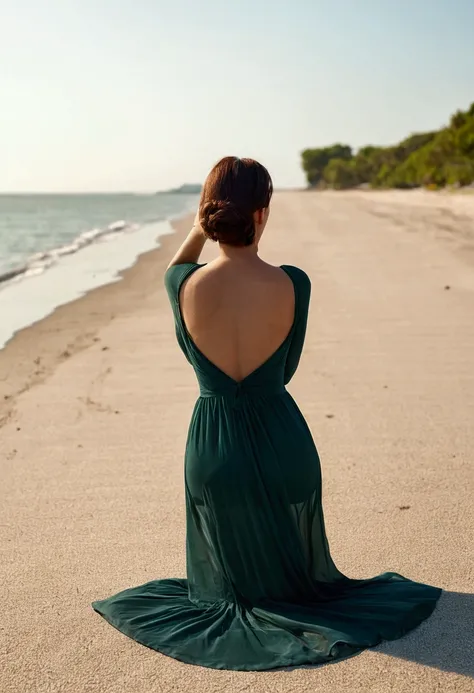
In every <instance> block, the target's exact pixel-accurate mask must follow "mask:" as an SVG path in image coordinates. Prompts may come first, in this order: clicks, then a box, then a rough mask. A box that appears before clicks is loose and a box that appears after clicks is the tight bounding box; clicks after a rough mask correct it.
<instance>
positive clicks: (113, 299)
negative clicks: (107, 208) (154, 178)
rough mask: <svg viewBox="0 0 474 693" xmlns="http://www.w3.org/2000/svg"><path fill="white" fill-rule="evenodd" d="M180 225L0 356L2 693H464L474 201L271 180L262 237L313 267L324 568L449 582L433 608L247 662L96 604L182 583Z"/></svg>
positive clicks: (471, 664) (298, 392)
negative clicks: (185, 646)
mask: <svg viewBox="0 0 474 693" xmlns="http://www.w3.org/2000/svg"><path fill="white" fill-rule="evenodd" d="M189 224H190V221H189V219H184V220H181V221H180V222H176V223H175V228H176V234H174V235H170V236H165V237H163V239H161V241H160V243H161V247H160V248H159V249H157V250H154V251H151V252H149V253H146V254H145V255H143V256H141V257H140V258H139V260H138V262H137V263H136V265H135V266H134V267H133V268H131V269H129V270H127V271H125V272H124V276H123V280H122V281H121V282H118V283H114V284H111V285H108V286H105V287H102V288H99V289H96V290H94V291H91V292H90V293H89V294H87V296H85V297H83V298H81V299H79V300H77V301H75V302H74V303H71V304H69V305H66V306H63V307H61V308H59V309H57V310H56V311H55V312H54V314H52V315H51V316H49V317H48V318H46V319H44V320H42V321H41V322H39V323H37V324H35V325H33V326H31V327H29V328H26V329H25V330H23V331H22V332H20V333H18V334H17V335H16V336H15V337H14V338H13V339H12V340H11V341H10V342H9V344H7V346H6V347H5V348H4V349H3V350H1V351H0V441H1V445H0V474H1V485H0V555H1V561H0V584H1V585H2V586H3V587H4V589H3V594H4V595H5V600H4V604H3V609H2V618H1V619H0V691H1V693H30V692H33V691H35V692H38V693H46V692H47V693H59V692H61V693H63V692H67V693H86V692H87V693H89V692H96V691H97V692H101V693H125V692H126V693H151V692H152V691H153V692H156V691H160V693H170V692H171V691H179V692H180V693H181V692H182V693H188V692H189V693H201V692H202V693H204V692H205V693H222V692H224V691H229V692H232V693H240V692H242V693H243V692H244V691H246V692H250V693H254V692H255V693H266V692H267V691H272V693H280V692H281V693H286V692H288V693H289V692H291V693H300V692H303V691H308V692H309V691H311V693H323V691H324V693H344V692H346V691H347V693H357V692H361V693H366V692H370V693H388V692H390V691H394V692H395V691H396V692H397V693H405V692H406V693H408V692H413V691H416V692H417V693H431V692H434V691H442V692H443V693H448V692H449V691H456V693H463V692H467V691H472V690H473V677H474V594H473V591H474V590H473V584H474V569H473V566H474V561H473V545H474V512H473V510H472V495H473V488H474V471H473V470H474V466H473V450H474V425H473V422H474V320H473V317H474V195H455V194H434V193H423V192H377V193H375V192H348V193H331V192H328V193H308V192H281V193H277V194H276V195H275V196H274V200H273V203H272V214H271V218H270V223H269V227H268V229H267V231H266V232H265V234H264V239H263V242H262V245H261V254H262V256H263V257H264V258H265V259H267V260H268V261H269V262H272V263H274V264H278V265H279V264H283V263H285V264H294V265H298V266H300V267H302V268H303V269H304V270H305V271H306V272H307V273H308V274H309V275H310V276H311V279H312V286H313V293H312V303H311V310H310V321H309V327H308V334H307V340H306V348H305V351H304V354H303V358H302V361H301V365H300V368H299V371H298V373H297V375H296V376H295V378H294V380H293V381H292V383H291V385H290V387H289V390H290V391H291V393H292V394H293V396H294V397H295V399H296V400H297V402H298V404H299V406H300V408H301V410H302V412H303V413H304V415H305V417H306V419H307V421H308V424H309V425H310V428H311V430H312V432H313V436H314V438H315V441H316V444H317V447H318V450H319V453H320V456H321V461H322V468H323V478H324V487H323V497H324V510H325V518H326V525H327V533H328V538H329V541H330V544H331V550H332V553H333V556H334V559H335V561H336V563H337V565H338V567H339V568H340V570H342V571H343V572H344V573H345V574H347V575H349V576H351V577H369V576H373V575H376V574H379V573H382V572H384V571H386V570H391V571H396V572H399V573H402V574H403V575H405V576H407V577H410V578H413V579H415V580H419V581H422V582H427V583H430V584H434V585H436V586H439V587H442V588H443V589H444V590H445V594H444V595H443V596H442V598H441V600H440V602H439V605H438V607H437V609H436V611H435V613H434V614H433V616H432V617H431V618H430V619H429V620H428V621H427V622H425V623H424V624H423V625H422V626H421V627H420V628H418V629H417V630H416V631H414V632H413V633H411V634H409V635H408V636H406V637H405V638H403V639H401V640H399V641H395V642H392V643H389V644H383V645H381V646H380V647H378V648H375V649H373V650H370V651H366V652H364V653H362V654H360V655H358V656H357V657H354V658H351V659H348V660H345V661H343V662H340V663H337V664H334V665H330V666H325V667H320V668H313V669H311V668H301V669H294V670H282V671H277V672H275V671H274V672H264V673H244V672H230V671H228V672H227V671H214V670H210V669H204V668H200V667H193V666H190V665H185V664H182V663H180V662H177V661H175V660H173V659H170V658H167V657H165V656H163V655H161V654H158V653H156V652H153V651H151V650H147V649H146V648H144V647H141V646H140V645H138V644H136V643H135V642H133V641H131V640H129V639H127V638H126V637H125V636H124V635H122V634H121V633H119V632H117V631H115V630H114V629H112V628H111V627H110V626H109V625H107V624H106V623H105V621H104V620H102V619H101V618H100V617H99V616H98V615H97V614H96V613H94V611H93V610H92V608H91V607H90V603H91V602H92V601H93V600H95V599H100V598H104V597H106V596H108V595H110V594H113V593H115V592H118V591H119V590H121V589H125V588H127V587H131V586H134V585H139V584H141V583H144V582H146V581H148V580H151V579H155V578H161V577H180V576H184V575H185V517H184V497H183V453H184V446H185V440H186V435H187V426H188V422H189V418H190V415H191V409H192V406H193V404H194V401H195V399H196V397H197V394H198V390H197V384H196V380H195V376H194V374H193V372H192V370H191V369H190V367H189V366H188V364H187V363H186V361H185V359H184V356H183V355H182V353H181V352H180V351H179V349H178V346H177V343H176V340H175V335H174V327H173V321H172V315H171V311H170V310H169V305H168V298H167V296H166V294H165V291H164V287H163V279H162V277H163V273H164V269H165V267H166V265H167V263H168V262H169V259H170V257H171V255H172V254H173V252H174V251H175V249H176V248H177V246H178V245H179V244H180V242H181V241H182V239H183V238H184V236H185V234H186V232H187V231H188V229H189ZM215 252H216V248H215V246H214V245H211V244H207V246H206V248H205V251H204V254H203V261H206V260H209V259H211V258H212V257H213V256H214V254H215ZM355 528H357V530H355Z"/></svg>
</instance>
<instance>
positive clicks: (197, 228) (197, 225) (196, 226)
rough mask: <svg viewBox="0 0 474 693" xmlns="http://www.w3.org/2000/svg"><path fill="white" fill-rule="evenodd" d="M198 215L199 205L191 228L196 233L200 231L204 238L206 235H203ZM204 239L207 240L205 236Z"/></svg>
mask: <svg viewBox="0 0 474 693" xmlns="http://www.w3.org/2000/svg"><path fill="white" fill-rule="evenodd" d="M199 216H200V215H199V207H198V210H197V212H196V216H195V217H194V222H193V228H192V229H191V230H192V231H196V233H201V234H202V235H203V236H204V238H206V236H205V235H204V231H203V229H202V226H201V220H200V218H199ZM206 240H207V238H206Z"/></svg>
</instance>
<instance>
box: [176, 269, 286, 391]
mask: <svg viewBox="0 0 474 693" xmlns="http://www.w3.org/2000/svg"><path fill="white" fill-rule="evenodd" d="M179 301H180V307H181V314H182V316H183V319H184V322H185V325H186V328H187V331H188V332H189V334H190V335H191V338H192V339H193V341H194V343H195V344H196V346H197V347H198V349H199V350H200V351H201V352H202V353H203V354H204V355H205V356H206V357H207V358H208V359H209V361H211V362H212V363H213V364H214V365H215V366H217V367H218V368H219V369H220V370H221V371H223V372H224V373H226V374H227V375H228V376H230V377H231V378H232V379H233V380H236V381H241V380H243V379H244V378H246V377H247V376H248V375H250V373H252V372H253V371H254V370H255V369H256V368H258V367H259V366H260V365H262V364H263V363H265V361H266V360H267V359H268V358H269V357H270V356H271V355H272V354H273V353H274V352H275V351H276V350H277V349H278V347H279V346H280V345H281V344H282V342H284V340H285V338H286V337H287V335H288V333H289V332H290V330H291V326H292V324H293V320H294V313H295V294H294V288H293V283H292V281H291V279H290V277H289V276H288V275H287V274H286V272H285V271H284V270H282V269H280V268H279V267H274V266H273V265H269V264H267V263H266V262H263V261H261V260H259V259H258V260H256V261H255V262H254V263H245V262H242V263H240V262H235V261H229V260H221V259H219V260H215V261H214V262H211V263H209V264H208V265H205V266H204V267H202V268H201V269H198V270H196V271H195V272H193V273H192V274H191V275H190V277H189V278H188V279H187V280H186V281H185V282H184V284H183V286H182V289H181V292H180V297H179Z"/></svg>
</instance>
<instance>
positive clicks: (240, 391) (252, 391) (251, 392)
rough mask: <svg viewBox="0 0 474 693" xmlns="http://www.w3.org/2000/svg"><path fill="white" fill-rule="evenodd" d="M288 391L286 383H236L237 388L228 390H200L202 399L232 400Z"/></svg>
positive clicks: (281, 393)
mask: <svg viewBox="0 0 474 693" xmlns="http://www.w3.org/2000/svg"><path fill="white" fill-rule="evenodd" d="M285 392H287V389H286V387H285V386H284V385H278V386H275V387H248V386H247V387H246V386H245V385H242V384H241V383H236V385H235V388H234V389H232V390H226V391H225V392H222V391H221V392H215V391H211V390H204V389H203V390H200V392H199V397H200V398H202V399H210V398H216V399H219V398H222V399H230V400H232V399H233V400H239V399H241V398H245V399H246V398H248V397H250V398H252V397H272V396H273V397H274V396H277V395H283V394H285Z"/></svg>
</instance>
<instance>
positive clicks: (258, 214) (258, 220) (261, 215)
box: [253, 209, 265, 226]
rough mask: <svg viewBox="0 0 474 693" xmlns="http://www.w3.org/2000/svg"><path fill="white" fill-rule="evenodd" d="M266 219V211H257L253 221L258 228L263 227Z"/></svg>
mask: <svg viewBox="0 0 474 693" xmlns="http://www.w3.org/2000/svg"><path fill="white" fill-rule="evenodd" d="M264 219H265V210H264V209H257V211H256V212H254V215H253V220H254V222H255V223H256V224H258V226H261V225H262V224H263V221H264Z"/></svg>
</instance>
